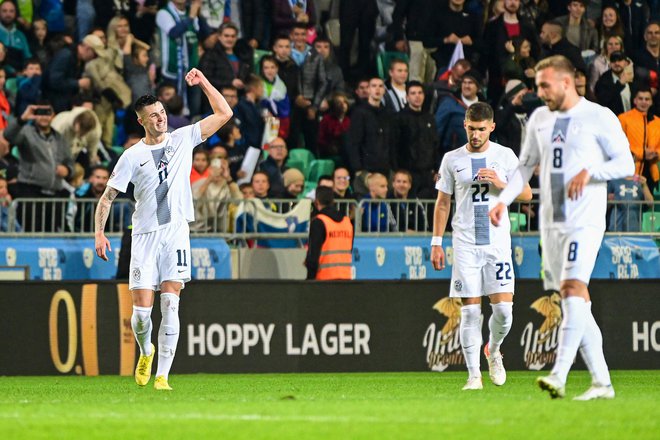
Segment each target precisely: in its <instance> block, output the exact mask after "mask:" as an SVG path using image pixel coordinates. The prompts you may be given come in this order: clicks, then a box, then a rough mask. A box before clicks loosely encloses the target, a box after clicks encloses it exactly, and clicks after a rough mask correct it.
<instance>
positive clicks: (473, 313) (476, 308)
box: [461, 304, 481, 326]
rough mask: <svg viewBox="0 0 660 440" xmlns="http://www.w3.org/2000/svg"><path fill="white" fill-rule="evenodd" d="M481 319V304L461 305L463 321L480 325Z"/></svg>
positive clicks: (469, 324)
mask: <svg viewBox="0 0 660 440" xmlns="http://www.w3.org/2000/svg"><path fill="white" fill-rule="evenodd" d="M480 319H481V305H479V304H469V305H465V306H463V307H461V322H463V323H464V324H465V325H466V326H471V325H478V324H479V320H480Z"/></svg>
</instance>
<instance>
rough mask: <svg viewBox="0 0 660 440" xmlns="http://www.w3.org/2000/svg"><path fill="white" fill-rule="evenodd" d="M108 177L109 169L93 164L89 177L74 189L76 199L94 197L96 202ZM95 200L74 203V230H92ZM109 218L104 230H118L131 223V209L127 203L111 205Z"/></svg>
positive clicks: (103, 189)
mask: <svg viewBox="0 0 660 440" xmlns="http://www.w3.org/2000/svg"><path fill="white" fill-rule="evenodd" d="M109 178H110V171H108V169H107V168H105V167H103V166H100V165H98V166H95V167H93V168H92V169H91V171H90V173H89V178H88V179H87V182H85V183H84V184H83V185H82V186H80V187H79V188H78V189H77V190H76V198H77V199H94V200H95V201H96V202H98V200H99V199H100V198H101V195H103V191H105V186H106V184H107V183H108V179H109ZM96 202H91V201H89V200H78V202H77V203H76V210H75V217H74V218H75V220H74V231H76V232H94V210H95V209H96V205H97V203H96ZM111 214H112V216H111V220H110V221H108V222H107V223H106V229H105V230H106V231H108V232H120V231H122V230H123V228H124V227H127V226H128V225H130V224H131V218H130V216H131V210H130V205H129V204H128V203H121V204H117V205H113V209H112V212H111Z"/></svg>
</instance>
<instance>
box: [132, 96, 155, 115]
mask: <svg viewBox="0 0 660 440" xmlns="http://www.w3.org/2000/svg"><path fill="white" fill-rule="evenodd" d="M157 102H158V98H156V97H155V96H154V95H152V94H151V93H149V94H147V95H142V96H140V97H139V98H138V99H137V101H135V105H134V107H135V113H140V112H141V111H142V109H143V108H145V107H147V106H149V105H154V104H155V103H157Z"/></svg>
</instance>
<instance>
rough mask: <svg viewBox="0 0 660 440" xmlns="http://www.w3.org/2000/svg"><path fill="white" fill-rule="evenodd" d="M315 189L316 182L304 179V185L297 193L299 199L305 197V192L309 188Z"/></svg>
mask: <svg viewBox="0 0 660 440" xmlns="http://www.w3.org/2000/svg"><path fill="white" fill-rule="evenodd" d="M313 189H316V182H312V181H309V182H307V181H305V186H304V187H303V190H302V192H301V193H300V194H298V198H299V199H303V198H305V196H307V193H308V192H310V191H311V190H313Z"/></svg>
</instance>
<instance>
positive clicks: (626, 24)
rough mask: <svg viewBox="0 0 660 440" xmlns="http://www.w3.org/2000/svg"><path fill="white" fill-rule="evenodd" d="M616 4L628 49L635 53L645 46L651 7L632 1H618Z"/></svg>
mask: <svg viewBox="0 0 660 440" xmlns="http://www.w3.org/2000/svg"><path fill="white" fill-rule="evenodd" d="M616 3H617V4H616V6H617V7H618V9H619V16H620V17H621V23H622V24H623V32H624V37H623V41H624V43H625V46H626V49H627V50H628V51H630V52H631V53H634V51H636V50H637V49H639V48H640V47H642V44H643V41H642V37H643V33H644V26H645V25H646V23H648V21H649V7H648V5H646V4H644V3H642V2H639V1H632V0H617V2H616Z"/></svg>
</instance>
